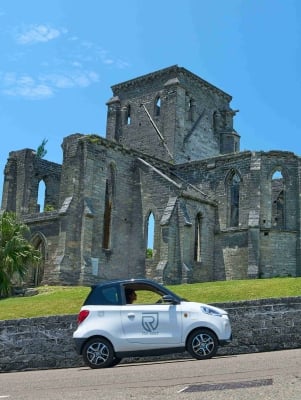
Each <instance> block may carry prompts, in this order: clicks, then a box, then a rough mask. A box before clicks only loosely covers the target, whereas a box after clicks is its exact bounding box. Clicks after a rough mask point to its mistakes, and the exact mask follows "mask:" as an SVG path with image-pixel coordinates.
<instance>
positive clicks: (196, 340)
mask: <svg viewBox="0 0 301 400" xmlns="http://www.w3.org/2000/svg"><path fill="white" fill-rule="evenodd" d="M186 347H187V350H188V352H189V353H190V355H191V356H192V357H194V358H197V359H198V360H205V359H208V358H211V357H214V356H215V355H216V352H217V349H218V340H217V337H216V335H215V334H214V333H213V332H212V331H210V330H209V329H205V328H200V329H196V330H195V331H193V332H192V333H191V334H190V335H189V337H188V339H187V344H186Z"/></svg>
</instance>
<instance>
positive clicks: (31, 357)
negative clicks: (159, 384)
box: [0, 297, 301, 372]
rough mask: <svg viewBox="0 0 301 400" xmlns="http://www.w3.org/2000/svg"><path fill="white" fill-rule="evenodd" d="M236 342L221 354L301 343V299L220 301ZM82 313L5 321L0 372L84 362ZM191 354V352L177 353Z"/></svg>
mask: <svg viewBox="0 0 301 400" xmlns="http://www.w3.org/2000/svg"><path fill="white" fill-rule="evenodd" d="M218 306H220V307H222V308H224V309H226V310H227V311H228V312H229V316H230V319H231V323H232V330H233V341H232V343H231V344H230V345H229V346H226V347H223V348H220V349H219V352H218V354H219V355H229V354H242V353H254V352H263V351H274V350H283V349H293V348H298V347H301V297H291V298H283V299H267V300H256V301H245V302H235V303H225V304H218ZM75 329H76V316H74V315H68V316H53V317H45V318H30V319H20V320H6V321H0V372H8V371H22V370H28V369H50V368H70V367H80V366H83V361H82V358H81V357H79V356H78V355H77V354H76V353H75V350H74V345H73V340H72V333H73V331H74V330H75ZM176 356H180V357H183V356H184V357H187V354H184V355H176Z"/></svg>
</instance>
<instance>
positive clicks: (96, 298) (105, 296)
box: [84, 286, 121, 306]
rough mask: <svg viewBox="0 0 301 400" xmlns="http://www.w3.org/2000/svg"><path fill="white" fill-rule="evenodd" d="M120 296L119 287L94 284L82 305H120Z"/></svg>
mask: <svg viewBox="0 0 301 400" xmlns="http://www.w3.org/2000/svg"><path fill="white" fill-rule="evenodd" d="M120 304H121V296H120V291H119V287H116V286H105V287H101V286H100V287H99V286H96V287H95V288H93V289H92V290H91V292H90V294H89V295H88V297H87V299H86V301H85V303H84V305H116V306H117V305H120Z"/></svg>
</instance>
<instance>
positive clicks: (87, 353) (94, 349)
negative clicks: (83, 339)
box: [83, 337, 116, 368]
mask: <svg viewBox="0 0 301 400" xmlns="http://www.w3.org/2000/svg"><path fill="white" fill-rule="evenodd" d="M83 359H84V362H85V364H86V365H88V366H89V367H90V368H108V367H112V366H113V365H116V362H115V363H114V360H116V358H115V356H114V349H113V346H112V345H111V343H110V342H109V341H108V340H107V339H105V338H102V337H95V338H92V339H90V340H88V342H87V343H86V344H85V346H84V348H83Z"/></svg>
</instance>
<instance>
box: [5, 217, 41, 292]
mask: <svg viewBox="0 0 301 400" xmlns="http://www.w3.org/2000/svg"><path fill="white" fill-rule="evenodd" d="M28 233H29V228H28V227H27V226H26V225H25V224H23V223H22V222H20V221H18V220H17V217H16V215H15V214H14V213H12V212H4V213H3V214H2V215H1V216H0V297H8V296H9V295H10V294H11V291H12V288H13V286H14V285H16V284H21V282H22V279H24V277H25V276H26V273H27V270H28V267H29V266H30V265H31V266H32V265H37V264H38V262H39V261H40V258H41V255H40V252H39V251H38V250H35V249H34V247H33V246H32V245H31V244H30V243H29V241H28V240H27V237H28Z"/></svg>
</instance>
